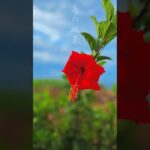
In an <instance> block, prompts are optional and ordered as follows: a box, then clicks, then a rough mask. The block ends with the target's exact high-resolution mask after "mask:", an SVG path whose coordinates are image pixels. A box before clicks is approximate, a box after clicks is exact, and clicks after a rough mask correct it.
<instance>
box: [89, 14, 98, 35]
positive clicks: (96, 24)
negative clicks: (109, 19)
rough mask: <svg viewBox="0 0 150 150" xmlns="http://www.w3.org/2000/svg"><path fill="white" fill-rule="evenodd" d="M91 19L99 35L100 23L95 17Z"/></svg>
mask: <svg viewBox="0 0 150 150" xmlns="http://www.w3.org/2000/svg"><path fill="white" fill-rule="evenodd" d="M91 19H92V21H93V23H94V25H95V28H96V32H97V35H98V34H99V22H98V21H97V19H96V17H95V16H91Z"/></svg>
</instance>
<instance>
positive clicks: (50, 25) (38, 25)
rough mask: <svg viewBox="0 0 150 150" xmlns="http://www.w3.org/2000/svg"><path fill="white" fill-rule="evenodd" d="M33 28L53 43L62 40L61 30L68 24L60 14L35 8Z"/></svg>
mask: <svg viewBox="0 0 150 150" xmlns="http://www.w3.org/2000/svg"><path fill="white" fill-rule="evenodd" d="M33 19H34V21H33V28H34V30H35V31H39V32H41V33H42V34H44V35H45V36H47V37H48V38H49V39H50V41H51V42H54V41H57V40H59V39H60V36H61V35H60V30H61V29H62V27H64V26H65V25H66V24H67V22H66V19H65V17H64V15H63V14H61V13H60V12H50V11H46V10H45V9H41V8H38V7H37V6H35V5H34V6H33Z"/></svg>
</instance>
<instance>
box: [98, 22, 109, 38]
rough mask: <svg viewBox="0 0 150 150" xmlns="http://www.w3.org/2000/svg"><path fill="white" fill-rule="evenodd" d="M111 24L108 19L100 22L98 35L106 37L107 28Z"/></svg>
mask: <svg viewBox="0 0 150 150" xmlns="http://www.w3.org/2000/svg"><path fill="white" fill-rule="evenodd" d="M109 24H110V23H109V22H107V21H102V22H100V23H99V28H98V31H99V34H98V37H99V38H102V39H104V38H105V36H106V31H107V28H108V27H109Z"/></svg>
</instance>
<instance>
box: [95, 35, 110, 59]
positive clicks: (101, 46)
mask: <svg viewBox="0 0 150 150" xmlns="http://www.w3.org/2000/svg"><path fill="white" fill-rule="evenodd" d="M106 39H107V38H105V39H104V40H103V41H102V43H104V42H105V41H106ZM102 48H103V44H102V45H100V46H99V47H98V48H97V50H96V52H97V53H96V55H95V56H94V59H96V57H97V56H98V55H99V52H100V50H101V49H102Z"/></svg>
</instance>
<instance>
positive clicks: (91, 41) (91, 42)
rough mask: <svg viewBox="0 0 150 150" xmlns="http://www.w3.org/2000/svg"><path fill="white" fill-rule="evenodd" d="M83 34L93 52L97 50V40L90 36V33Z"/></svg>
mask: <svg viewBox="0 0 150 150" xmlns="http://www.w3.org/2000/svg"><path fill="white" fill-rule="evenodd" d="M81 34H82V35H83V37H84V38H85V39H86V41H87V42H88V44H89V46H90V48H91V50H92V51H93V50H96V48H97V42H96V40H95V38H94V37H93V36H92V35H90V34H89V33H86V32H82V33H81Z"/></svg>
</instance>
